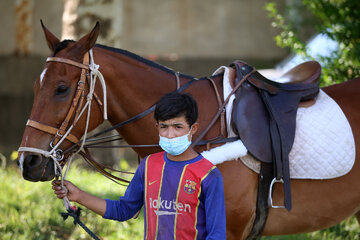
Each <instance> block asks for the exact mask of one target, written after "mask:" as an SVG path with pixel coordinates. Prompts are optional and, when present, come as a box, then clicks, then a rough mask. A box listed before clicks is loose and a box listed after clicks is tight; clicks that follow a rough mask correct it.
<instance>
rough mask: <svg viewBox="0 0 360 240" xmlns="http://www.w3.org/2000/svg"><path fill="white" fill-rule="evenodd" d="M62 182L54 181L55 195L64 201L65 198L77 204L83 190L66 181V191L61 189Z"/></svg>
mask: <svg viewBox="0 0 360 240" xmlns="http://www.w3.org/2000/svg"><path fill="white" fill-rule="evenodd" d="M60 184H61V181H60V180H54V181H52V189H54V193H55V195H56V196H57V197H58V198H60V199H62V198H64V197H68V199H69V201H75V202H77V201H78V199H80V195H81V192H82V191H81V190H80V189H79V188H78V187H76V186H75V185H74V184H73V183H71V182H69V181H64V186H65V187H66V189H67V191H66V189H62V188H61V185H60Z"/></svg>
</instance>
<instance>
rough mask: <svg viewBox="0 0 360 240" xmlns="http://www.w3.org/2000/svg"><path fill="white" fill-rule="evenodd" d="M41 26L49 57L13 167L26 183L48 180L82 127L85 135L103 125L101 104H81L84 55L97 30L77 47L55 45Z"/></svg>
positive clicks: (86, 84)
mask: <svg viewBox="0 0 360 240" xmlns="http://www.w3.org/2000/svg"><path fill="white" fill-rule="evenodd" d="M41 25H42V28H43V30H44V33H45V38H46V41H47V44H48V46H49V48H50V50H51V51H52V55H51V57H49V58H48V59H47V62H46V66H45V68H44V70H43V71H42V73H41V75H40V76H39V77H38V78H37V80H36V82H35V85H34V103H33V107H32V111H31V115H30V118H29V120H28V122H27V125H26V128H25V132H24V135H23V138H22V142H21V147H20V148H19V161H18V162H19V166H20V168H21V169H22V174H23V177H24V178H25V179H27V180H30V181H49V180H51V179H53V178H54V176H55V174H56V173H55V168H54V165H55V161H58V162H59V163H60V165H61V166H63V165H64V164H65V163H66V159H67V158H68V157H69V154H70V153H66V151H65V150H66V149H68V148H69V147H71V146H73V145H74V144H76V143H78V142H79V139H81V137H82V136H83V134H84V133H85V130H86V125H87V122H88V130H89V131H90V130H92V129H94V128H95V127H96V126H98V125H99V124H100V123H101V122H102V121H103V117H102V111H103V109H101V107H100V106H101V100H99V101H98V102H97V103H96V101H91V100H89V99H87V96H88V93H89V91H90V85H91V83H90V74H89V69H88V68H89V64H88V61H89V59H88V58H89V54H88V53H89V50H90V49H91V48H92V47H93V46H94V44H95V42H96V39H97V36H98V33H99V24H98V23H97V24H96V25H95V27H94V28H93V30H92V31H91V32H90V33H88V34H87V35H85V36H84V37H82V38H81V39H80V40H79V41H78V42H75V41H69V40H65V41H62V42H60V41H59V39H58V38H57V37H55V36H54V35H53V34H52V33H51V32H50V31H49V30H48V29H47V28H46V27H45V26H44V25H43V23H42V22H41ZM77 63H79V64H78V65H77ZM82 75H83V76H82ZM81 76H82V77H81ZM96 88H100V90H96V92H98V95H102V93H101V85H99V84H96ZM88 102H94V104H91V109H90V112H91V117H90V118H89V119H88V118H87V109H86V108H85V107H84V106H85V105H86V103H88ZM83 109H84V111H83V114H80V112H81V111H82V110H83ZM79 114H80V115H79ZM79 116H80V117H79ZM69 129H70V130H69ZM64 135H65V136H66V135H67V136H66V137H65V136H64ZM64 151H65V154H64ZM56 165H57V166H60V165H59V164H56Z"/></svg>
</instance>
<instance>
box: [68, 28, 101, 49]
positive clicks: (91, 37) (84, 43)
mask: <svg viewBox="0 0 360 240" xmlns="http://www.w3.org/2000/svg"><path fill="white" fill-rule="evenodd" d="M99 30H100V24H99V22H96V24H95V27H94V28H93V30H91V32H89V33H88V34H86V35H85V36H83V37H82V38H81V39H80V40H79V41H78V42H77V43H76V45H75V46H74V48H77V49H78V50H80V54H81V55H83V54H85V53H86V52H87V51H89V49H91V48H92V47H93V46H94V45H95V43H96V40H97V38H98V36H99Z"/></svg>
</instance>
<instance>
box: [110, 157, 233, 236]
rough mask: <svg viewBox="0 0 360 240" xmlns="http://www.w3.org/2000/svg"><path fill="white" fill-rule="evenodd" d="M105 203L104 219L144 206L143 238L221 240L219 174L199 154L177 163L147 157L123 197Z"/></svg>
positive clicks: (222, 208)
mask: <svg viewBox="0 0 360 240" xmlns="http://www.w3.org/2000/svg"><path fill="white" fill-rule="evenodd" d="M106 203H107V204H106V213H105V215H104V218H106V219H113V220H118V221H125V220H128V219H130V218H131V217H133V216H134V215H135V214H136V213H137V212H138V211H139V210H140V209H141V207H142V206H144V218H145V221H144V224H145V226H144V227H145V233H144V239H226V220H225V201H224V188H223V180H222V175H221V173H220V171H219V170H218V169H217V168H216V167H215V166H214V165H213V164H212V163H211V162H209V161H208V160H206V159H205V158H203V156H202V155H199V156H197V157H196V158H194V159H191V160H188V161H182V162H177V161H172V160H170V159H168V158H167V156H166V153H165V152H160V153H155V154H151V155H149V156H147V157H146V158H145V159H144V160H143V161H141V163H140V165H139V167H138V169H137V170H136V173H135V175H134V178H133V179H132V181H131V183H130V184H129V187H128V188H127V190H126V192H125V195H124V196H123V197H120V199H119V200H109V199H107V200H106Z"/></svg>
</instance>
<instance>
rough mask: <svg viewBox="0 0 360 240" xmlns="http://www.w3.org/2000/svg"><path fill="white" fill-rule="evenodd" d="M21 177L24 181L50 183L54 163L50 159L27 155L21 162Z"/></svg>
mask: <svg viewBox="0 0 360 240" xmlns="http://www.w3.org/2000/svg"><path fill="white" fill-rule="evenodd" d="M24 154H25V153H24ZM20 164H21V163H20ZM20 167H21V166H20ZM22 175H23V177H24V179H26V180H28V181H32V182H38V181H50V180H51V179H53V178H54V177H55V172H54V163H53V161H52V159H51V158H45V157H44V156H42V155H40V154H36V153H28V154H26V155H25V156H24V159H23V162H22Z"/></svg>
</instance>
